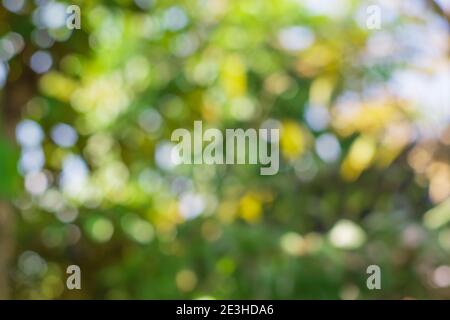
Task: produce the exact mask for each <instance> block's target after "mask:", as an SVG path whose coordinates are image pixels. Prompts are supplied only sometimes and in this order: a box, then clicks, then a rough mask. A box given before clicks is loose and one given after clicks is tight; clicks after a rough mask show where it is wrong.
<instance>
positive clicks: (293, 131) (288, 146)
mask: <svg viewBox="0 0 450 320" xmlns="http://www.w3.org/2000/svg"><path fill="white" fill-rule="evenodd" d="M280 144H281V151H282V152H283V154H284V156H285V157H286V158H287V159H289V160H294V159H296V158H298V157H299V156H300V155H301V154H302V153H303V151H304V150H305V133H304V131H303V129H302V127H300V125H299V124H298V123H296V122H294V121H287V122H284V123H283V125H282V129H281V138H280Z"/></svg>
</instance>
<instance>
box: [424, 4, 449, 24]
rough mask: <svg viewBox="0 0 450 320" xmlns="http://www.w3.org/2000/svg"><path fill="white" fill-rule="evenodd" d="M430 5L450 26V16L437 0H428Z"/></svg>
mask: <svg viewBox="0 0 450 320" xmlns="http://www.w3.org/2000/svg"><path fill="white" fill-rule="evenodd" d="M428 4H429V5H430V7H431V9H433V11H434V12H435V13H436V14H438V15H440V16H441V17H442V18H444V19H445V20H446V21H447V23H448V24H450V15H449V14H448V13H446V12H445V11H444V9H443V8H442V7H441V6H440V5H439V4H438V3H437V2H436V0H428Z"/></svg>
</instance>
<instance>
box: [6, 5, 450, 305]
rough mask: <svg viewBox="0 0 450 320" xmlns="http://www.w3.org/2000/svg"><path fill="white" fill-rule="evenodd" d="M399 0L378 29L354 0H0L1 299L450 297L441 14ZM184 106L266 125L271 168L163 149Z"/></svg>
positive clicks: (221, 122) (214, 123) (202, 115)
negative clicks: (276, 168) (72, 19)
mask: <svg viewBox="0 0 450 320" xmlns="http://www.w3.org/2000/svg"><path fill="white" fill-rule="evenodd" d="M19 2H20V1H19ZM375 2H376V1H375ZM412 2H413V3H414V5H411V7H409V6H408V5H406V4H402V3H401V2H400V1H393V3H395V4H391V5H388V4H387V3H386V2H385V1H383V4H382V5H383V7H382V17H383V26H382V29H381V30H369V29H367V28H366V25H365V19H366V8H367V6H368V5H369V4H371V3H369V2H365V1H350V0H349V1H344V0H342V1H330V2H326V1H291V0H280V1H275V0H274V1H260V0H246V1H231V0H230V1H227V0H210V1H202V0H199V1H150V0H148V1H147V0H139V1H138V0H136V1H135V2H133V1H131V0H115V1H93V0H90V1H88V0H86V1H73V3H70V4H77V5H79V6H80V8H81V14H82V20H81V29H80V30H76V29H75V30H69V29H67V27H66V26H65V20H64V18H65V7H66V6H67V5H69V3H67V2H66V3H65V2H52V1H35V2H31V1H28V2H25V4H24V6H23V7H21V8H20V10H18V11H17V12H13V11H14V10H12V9H11V8H10V9H9V10H7V9H6V8H4V7H1V5H0V8H1V11H0V21H1V24H0V26H1V27H0V37H1V39H3V42H2V43H3V47H2V49H1V50H3V51H1V52H2V55H1V57H2V59H3V62H1V61H2V60H0V63H3V65H5V66H6V65H7V66H8V68H7V69H5V70H7V80H6V81H5V84H4V86H3V88H1V87H0V88H1V89H2V90H1V91H0V92H1V96H2V101H3V102H2V112H3V121H4V122H5V123H6V124H7V125H8V126H13V127H15V128H16V129H15V130H16V131H15V137H14V138H12V137H11V135H10V140H15V141H17V142H18V148H19V147H20V152H21V156H20V160H17V159H16V157H14V156H13V155H14V152H13V151H11V150H10V147H8V145H9V142H6V135H5V137H4V138H2V140H1V142H0V159H1V162H0V173H1V180H0V193H1V194H2V195H3V194H6V195H7V198H8V202H9V203H10V204H12V205H13V206H14V209H13V211H14V214H15V215H16V216H17V221H16V223H17V225H16V226H14V228H15V230H16V237H15V239H14V242H15V246H16V253H15V257H14V260H13V261H14V263H13V265H12V266H10V279H11V285H10V286H11V288H12V297H13V298H27V299H42V298H43V299H57V298H63V299H66V298H83V299H84V298H100V299H120V298H124V299H129V298H138V299H158V298H159V299H161V298H162V299H166V298H202V297H210V298H225V299H230V298H238V299H242V298H255V299H256V298H259V299H268V298H273V299H297V298H314V299H330V298H331V299H357V298H404V297H413V298H449V297H450V288H449V285H450V281H449V280H448V279H449V278H450V267H449V266H448V265H449V251H450V228H449V226H450V224H449V221H450V218H449V212H450V211H449V201H450V200H449V195H450V166H449V154H450V153H449V152H448V151H449V144H450V130H449V128H450V127H449V118H448V112H447V110H448V107H449V103H448V100H447V102H446V101H445V98H444V100H443V99H436V100H439V101H437V102H436V101H431V102H430V100H424V99H423V94H422V96H421V95H420V94H419V93H420V92H422V90H425V91H427V92H426V94H428V95H437V96H439V94H440V93H439V90H441V92H442V90H443V88H445V85H444V84H443V81H448V77H447V78H445V73H446V71H448V66H449V59H448V48H447V47H446V44H447V46H448V28H449V26H448V23H447V22H446V20H445V16H443V15H442V12H438V13H432V11H431V9H430V7H429V6H427V2H426V1H412ZM4 3H6V2H5V1H4ZM36 3H38V5H37V4H36ZM422 12H427V14H426V15H425V14H422ZM61 16H62V17H63V19H62V20H61V19H60V18H61ZM430 34H432V35H433V37H431V36H430ZM417 39H419V40H417ZM427 39H428V40H427ZM426 40H427V41H430V42H429V43H428V42H427V43H424V42H420V41H426ZM8 41H9V42H8ZM22 42H23V43H22ZM7 44H10V47H8V46H7ZM11 46H12V48H13V49H8V48H11ZM5 48H6V49H5ZM424 48H425V49H424ZM426 48H428V49H429V50H427V49H426ZM8 50H9V51H8ZM11 52H12V55H8V53H11ZM49 61H50V62H49ZM1 70H2V69H1V68H0V72H1ZM442 73H444V78H439V77H441V76H442ZM447 75H448V73H447ZM421 77H424V78H425V79H426V80H425V81H423V82H419V83H417V81H419V80H420V79H423V78H421ZM399 79H400V80H399ZM417 79H419V80H417ZM436 79H437V80H436ZM0 80H1V74H0ZM398 82H400V85H399V84H398ZM0 83H1V81H0ZM427 83H428V84H429V87H426V88H425V89H424V87H421V88H418V87H417V86H421V85H422V84H427ZM405 86H406V88H407V89H409V91H408V90H406V94H405V92H404V90H403V89H404V88H405ZM427 88H428V89H427ZM448 88H449V87H448V86H447V87H446V89H445V90H447V92H448ZM419 89H420V90H419ZM402 90H403V91H402ZM433 90H434V91H433ZM444 97H447V98H448V95H447V96H444ZM432 103H437V104H438V106H437V107H435V108H434V109H433V106H432V105H431V104H432ZM439 103H441V105H442V103H443V104H444V109H442V108H441V109H439V110H438V109H436V108H439V106H440V105H439ZM423 110H425V111H423ZM437 111H439V112H441V114H442V116H439V113H437ZM430 115H433V116H436V115H437V116H436V118H437V119H436V118H431V120H430V118H429V116H430ZM194 120H203V122H204V125H205V126H206V125H207V126H209V127H215V128H219V129H221V130H223V129H225V128H260V127H265V126H275V127H278V128H280V129H281V141H280V146H281V153H282V155H281V165H280V172H279V173H278V174H277V175H275V176H260V175H259V168H258V166H255V165H253V166H251V165H236V166H231V165H228V166H227V165H218V166H208V165H192V166H188V165H182V166H173V165H171V163H170V157H169V156H168V152H167V150H169V149H168V148H170V146H171V142H170V136H171V133H172V131H173V130H175V129H176V128H188V129H192V125H193V121H194ZM17 124H18V126H16V125H17ZM17 128H20V129H17ZM430 128H431V132H432V134H430ZM21 137H22V138H21ZM16 172H19V173H20V175H21V176H22V182H21V184H20V186H21V187H20V191H18V192H16V191H14V192H13V194H11V191H12V190H14V189H12V187H13V185H14V184H15V183H14V182H13V179H14V178H13V176H14V175H15V174H16ZM16 190H17V189H16ZM433 208H434V209H433ZM430 210H434V211H430ZM11 227H13V226H11ZM72 264H76V265H79V266H80V267H81V270H82V290H80V291H76V290H75V291H69V290H67V289H66V288H65V279H66V274H65V270H66V267H67V266H68V265H72ZM371 264H376V265H379V266H380V267H381V270H382V290H373V291H371V290H368V289H367V287H366V279H367V276H368V275H367V274H366V268H367V266H369V265H371Z"/></svg>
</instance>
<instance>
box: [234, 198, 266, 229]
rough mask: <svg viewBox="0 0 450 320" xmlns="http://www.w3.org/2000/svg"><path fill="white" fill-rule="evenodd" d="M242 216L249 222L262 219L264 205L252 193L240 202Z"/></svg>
mask: <svg viewBox="0 0 450 320" xmlns="http://www.w3.org/2000/svg"><path fill="white" fill-rule="evenodd" d="M239 213H240V216H241V217H242V218H243V219H244V220H245V221H247V222H251V223H253V222H257V221H258V220H259V219H260V218H261V214H262V203H261V199H260V197H259V196H258V195H257V194H255V193H252V192H249V193H247V194H245V195H244V196H243V197H242V198H241V201H240V202H239Z"/></svg>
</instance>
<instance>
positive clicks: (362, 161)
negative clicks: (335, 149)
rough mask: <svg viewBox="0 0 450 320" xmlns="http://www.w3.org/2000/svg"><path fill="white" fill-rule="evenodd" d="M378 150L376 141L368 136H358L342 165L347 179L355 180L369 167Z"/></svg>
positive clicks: (342, 171)
mask: <svg viewBox="0 0 450 320" xmlns="http://www.w3.org/2000/svg"><path fill="white" fill-rule="evenodd" d="M375 151H376V145H375V141H374V140H373V139H372V138H371V137H368V136H360V137H359V138H357V139H356V140H355V141H354V142H353V144H352V146H351V148H350V151H349V153H348V155H347V157H346V158H345V160H344V162H343V163H342V166H341V175H342V177H343V178H344V179H345V180H348V181H354V180H356V179H357V178H358V177H359V176H360V174H361V173H362V172H363V171H364V170H365V169H367V168H368V167H369V166H370V164H371V162H372V160H373V158H374V156H375Z"/></svg>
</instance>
